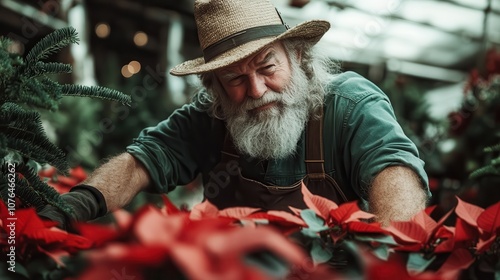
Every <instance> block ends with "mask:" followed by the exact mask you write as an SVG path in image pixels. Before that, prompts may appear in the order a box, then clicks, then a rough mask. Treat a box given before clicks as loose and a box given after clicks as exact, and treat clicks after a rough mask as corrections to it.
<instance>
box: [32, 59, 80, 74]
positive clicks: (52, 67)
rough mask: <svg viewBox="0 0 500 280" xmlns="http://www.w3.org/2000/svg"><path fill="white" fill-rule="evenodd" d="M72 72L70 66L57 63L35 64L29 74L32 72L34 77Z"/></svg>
mask: <svg viewBox="0 0 500 280" xmlns="http://www.w3.org/2000/svg"><path fill="white" fill-rule="evenodd" d="M72 71H73V69H72V67H71V65H69V64H66V63H59V62H37V63H36V65H35V66H33V67H32V68H31V72H33V75H34V76H40V75H47V74H59V73H71V72H72Z"/></svg>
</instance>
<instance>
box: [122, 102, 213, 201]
mask: <svg viewBox="0 0 500 280" xmlns="http://www.w3.org/2000/svg"><path fill="white" fill-rule="evenodd" d="M205 115H206V114H205ZM205 120H208V117H205V116H203V113H200V112H197V111H196V110H194V109H193V108H192V106H190V105H185V106H183V107H182V108H180V109H178V110H176V111H175V112H174V113H173V114H172V115H171V116H170V117H169V118H168V119H166V120H164V121H162V122H160V123H159V124H158V125H157V126H155V127H148V128H145V129H144V130H142V131H141V133H140V134H139V136H138V137H137V138H135V139H134V141H133V143H132V144H130V145H129V146H128V147H127V149H126V150H127V152H128V153H130V154H131V155H132V156H134V157H135V158H137V159H138V160H139V161H140V162H142V163H143V164H144V166H145V167H146V169H147V170H148V172H149V175H150V178H151V184H152V187H153V188H154V190H156V191H158V192H160V193H162V192H168V191H171V190H172V189H174V188H175V187H176V186H177V185H184V184H187V183H189V182H191V181H192V180H193V179H194V178H195V177H196V175H197V174H198V173H199V167H200V164H199V163H200V157H202V156H203V150H204V149H205V148H206V147H205V146H204V143H206V142H203V136H202V135H203V134H204V133H205V132H204V129H210V126H209V125H207V124H206V123H205V124H204V123H203V122H204V121H205Z"/></svg>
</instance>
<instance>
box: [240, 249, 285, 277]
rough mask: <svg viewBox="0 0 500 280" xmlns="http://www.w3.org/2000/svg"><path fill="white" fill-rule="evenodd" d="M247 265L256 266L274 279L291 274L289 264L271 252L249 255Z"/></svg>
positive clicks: (246, 258) (246, 260)
mask: <svg viewBox="0 0 500 280" xmlns="http://www.w3.org/2000/svg"><path fill="white" fill-rule="evenodd" d="M244 261H245V263H247V264H249V265H252V266H256V267H257V268H259V269H260V270H262V271H264V272H265V273H267V274H268V275H270V276H271V277H273V278H283V277H285V276H286V275H287V274H288V273H289V268H288V264H287V263H286V262H285V261H283V260H282V259H280V258H279V257H278V256H276V255H275V254H273V253H272V252H270V251H259V252H255V253H251V254H247V255H246V256H245V258H244Z"/></svg>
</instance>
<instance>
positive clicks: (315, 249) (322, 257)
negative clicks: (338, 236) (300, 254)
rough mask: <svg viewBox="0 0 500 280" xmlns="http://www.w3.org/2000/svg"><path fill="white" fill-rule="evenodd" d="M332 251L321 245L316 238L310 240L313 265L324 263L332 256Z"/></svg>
mask: <svg viewBox="0 0 500 280" xmlns="http://www.w3.org/2000/svg"><path fill="white" fill-rule="evenodd" d="M332 256H333V255H332V252H331V251H330V250H329V249H328V248H326V247H324V246H323V244H322V242H321V240H320V239H319V238H316V239H314V240H313V242H312V248H311V258H312V259H313V262H314V264H315V265H317V264H321V263H325V262H327V261H328V260H329V259H331V258H332Z"/></svg>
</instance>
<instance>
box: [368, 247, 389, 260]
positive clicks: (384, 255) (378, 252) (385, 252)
mask: <svg viewBox="0 0 500 280" xmlns="http://www.w3.org/2000/svg"><path fill="white" fill-rule="evenodd" d="M371 252H372V253H373V254H374V255H375V256H376V257H377V258H379V259H381V260H384V261H387V260H388V259H389V246H388V245H387V244H381V245H380V246H378V247H377V248H373V249H372V250H371Z"/></svg>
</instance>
